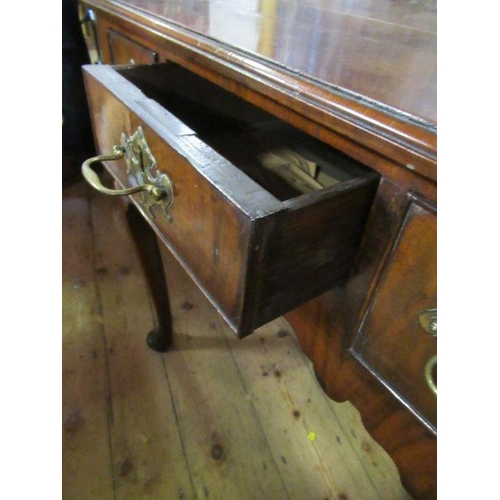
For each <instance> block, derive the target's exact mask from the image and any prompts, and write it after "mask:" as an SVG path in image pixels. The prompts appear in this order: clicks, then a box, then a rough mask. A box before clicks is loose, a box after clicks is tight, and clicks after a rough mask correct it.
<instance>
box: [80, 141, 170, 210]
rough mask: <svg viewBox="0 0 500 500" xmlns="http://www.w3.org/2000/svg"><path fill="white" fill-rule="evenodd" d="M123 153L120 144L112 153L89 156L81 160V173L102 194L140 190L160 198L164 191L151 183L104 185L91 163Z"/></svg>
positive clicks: (119, 156) (127, 193)
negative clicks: (112, 187) (126, 185)
mask: <svg viewBox="0 0 500 500" xmlns="http://www.w3.org/2000/svg"><path fill="white" fill-rule="evenodd" d="M124 155H125V150H124V149H123V148H122V147H121V146H114V147H113V154H112V155H99V156H94V157H93V158H89V159H88V160H86V161H84V162H83V165H82V174H83V177H85V180H86V181H87V182H88V183H89V184H90V185H91V186H92V187H93V188H94V189H96V190H97V191H99V192H100V193H102V194H107V195H110V196H126V195H129V194H134V193H140V192H141V191H147V192H148V193H150V194H151V195H152V196H153V198H154V199H155V200H161V199H162V198H163V197H164V196H166V193H164V192H163V191H162V190H161V189H160V188H158V187H156V186H153V185H152V184H141V185H140V186H133V187H130V188H127V189H109V188H107V187H106V186H104V185H103V184H102V182H101V179H99V176H98V175H97V174H96V173H95V172H94V171H93V170H92V168H91V165H92V164H93V163H100V162H101V161H115V160H120V159H121V158H123V156H124Z"/></svg>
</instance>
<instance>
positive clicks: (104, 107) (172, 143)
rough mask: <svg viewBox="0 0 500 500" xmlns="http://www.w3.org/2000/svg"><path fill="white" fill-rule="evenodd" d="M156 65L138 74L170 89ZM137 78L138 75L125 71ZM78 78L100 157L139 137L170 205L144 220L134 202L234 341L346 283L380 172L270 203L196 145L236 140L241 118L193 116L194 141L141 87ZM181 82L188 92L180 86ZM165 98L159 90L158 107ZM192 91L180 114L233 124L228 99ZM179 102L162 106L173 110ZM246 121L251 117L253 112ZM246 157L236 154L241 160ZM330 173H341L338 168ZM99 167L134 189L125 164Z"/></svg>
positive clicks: (95, 72) (88, 74)
mask: <svg viewBox="0 0 500 500" xmlns="http://www.w3.org/2000/svg"><path fill="white" fill-rule="evenodd" d="M165 67H167V65H153V66H147V67H144V68H145V69H146V73H149V76H148V82H149V81H154V82H155V83H156V84H158V82H165V85H167V84H169V85H171V84H172V78H169V77H170V76H171V75H172V73H167V74H165V72H164V68H165ZM169 67H170V66H168V67H167V69H168V68H169ZM137 70H139V71H142V68H135V69H134V70H133V71H132V73H133V74H135V75H136V73H137ZM130 71H131V70H125V69H123V70H122V72H123V73H124V74H129V73H130ZM157 71H158V72H160V73H157ZM127 72H128V73H127ZM161 72H163V74H161ZM84 74H85V81H86V87H87V94H88V99H89V105H90V110H91V114H92V121H93V126H94V133H95V137H96V140H97V144H98V149H99V152H100V153H101V154H110V152H112V151H113V148H114V146H117V145H120V143H121V142H122V134H124V136H125V137H126V138H127V137H131V136H133V135H134V134H135V133H136V132H137V131H138V130H142V132H143V133H144V136H145V138H146V140H147V143H148V146H149V150H150V151H151V152H152V154H153V156H154V158H155V160H156V166H154V168H153V172H152V173H153V177H157V176H158V175H159V174H165V175H166V176H168V178H169V179H170V182H171V184H172V186H173V203H172V204H171V206H170V207H169V209H168V211H167V212H166V211H165V210H164V209H163V208H162V207H161V206H160V205H155V206H154V207H153V208H152V209H151V211H150V210H149V207H148V202H147V201H146V204H144V198H143V196H144V195H143V194H142V193H140V194H136V195H133V197H132V199H133V201H134V202H135V203H136V204H137V206H138V207H139V209H140V210H141V211H142V213H143V215H144V217H145V218H146V219H147V220H148V221H149V222H150V224H151V225H152V227H153V228H154V229H155V231H156V232H157V235H158V236H159V238H160V239H161V240H162V242H163V243H164V244H165V245H166V246H167V247H168V248H169V249H170V250H171V251H172V253H173V254H174V255H175V256H176V258H177V259H178V260H179V261H180V263H181V264H182V265H183V266H184V268H185V269H186V270H187V271H188V273H189V274H190V275H191V276H192V277H193V279H194V280H195V281H196V282H197V284H198V285H199V286H200V288H201V289H202V290H203V291H204V292H205V294H206V296H207V297H208V298H209V300H210V301H211V302H212V303H213V305H214V306H215V307H216V308H217V309H218V311H219V312H220V313H221V314H222V315H223V317H224V318H225V319H226V321H227V322H228V324H229V326H230V327H231V328H232V329H233V330H234V331H235V333H236V334H237V335H238V336H240V337H243V336H245V335H248V334H249V333H251V332H252V331H253V330H254V329H255V328H257V327H259V326H261V325H263V324H264V323H266V322H268V321H271V320H272V319H274V318H276V317H278V316H280V315H282V314H284V313H285V312H288V311H289V310H290V309H292V308H294V307H296V306H298V305H300V304H301V303H302V302H304V301H306V300H309V299H311V298H313V297H314V296H317V295H319V294H321V293H323V292H324V291H326V290H327V289H329V288H331V287H332V286H335V285H336V284H337V283H338V282H339V280H342V279H345V278H346V276H347V274H348V272H349V269H350V263H351V261H352V259H353V257H354V254H355V251H356V248H357V244H358V240H359V238H360V235H361V232H362V230H363V225H364V222H365V219H366V217H367V214H368V211H369V209H370V206H371V201H372V199H373V197H374V194H375V191H376V189H377V185H378V175H376V174H373V173H372V172H370V171H368V170H367V169H366V168H365V167H362V166H359V165H358V166H354V165H351V164H350V163H349V165H348V167H349V169H350V170H349V169H348V170H349V172H348V173H346V172H344V173H343V174H342V175H345V177H344V178H342V180H339V181H338V183H335V184H334V185H329V186H327V188H325V189H323V190H319V191H314V192H312V193H310V194H304V195H300V196H297V197H296V198H292V199H286V200H283V201H280V200H279V199H278V198H276V197H275V196H274V195H273V194H271V193H270V192H268V191H267V190H266V189H264V188H263V187H262V186H261V185H259V184H258V183H257V182H256V181H254V180H252V179H251V178H250V177H249V176H248V175H246V174H245V173H243V171H242V170H240V168H238V167H236V166H235V165H234V164H232V163H231V162H230V161H229V160H228V159H227V158H225V157H223V156H222V155H221V154H219V153H217V152H215V151H214V150H213V149H212V148H211V147H209V146H208V145H207V143H205V142H204V141H202V140H201V139H200V137H202V136H203V137H205V136H206V137H208V139H207V140H212V143H213V142H214V141H213V139H211V136H212V135H213V133H214V130H215V129H216V128H217V127H220V130H222V132H221V133H222V136H223V137H224V138H226V137H228V140H229V141H231V140H235V137H236V136H235V135H234V134H232V131H231V130H230V129H228V124H229V125H230V126H231V127H232V126H233V123H236V124H237V123H239V122H240V120H238V119H236V120H235V119H234V118H233V116H231V117H230V118H229V119H228V118H227V116H224V117H222V118H220V119H218V118H217V117H216V118H214V119H213V120H212V114H210V115H209V116H210V119H209V120H205V118H203V120H202V123H201V124H202V129H203V133H200V134H198V133H197V132H195V131H194V130H192V129H191V128H190V127H188V126H187V125H185V124H184V123H183V122H182V121H180V120H179V119H178V118H177V117H175V116H173V115H172V113H171V112H170V111H169V110H167V108H165V107H164V106H162V105H160V104H159V102H157V101H153V100H152V99H151V98H149V97H147V95H146V94H145V92H144V90H143V89H144V88H147V87H141V89H139V87H137V86H136V85H135V84H132V83H131V82H130V81H129V80H127V79H126V78H124V77H123V76H122V75H121V74H120V73H119V72H117V71H116V70H114V69H113V68H111V67H106V66H99V67H98V66H88V67H86V68H85V71H84ZM175 74H177V75H178V76H179V78H180V77H181V76H182V74H180V75H179V73H175ZM136 76H137V75H136ZM162 78H163V80H162ZM179 81H181V82H182V84H183V86H184V85H187V84H190V83H189V82H190V77H186V79H185V80H179ZM162 85H163V84H162ZM203 85H205V82H203ZM207 85H208V84H207ZM165 89H166V87H161V88H160V89H159V91H157V95H158V96H159V97H160V98H162V97H164V95H165V94H166V93H167V92H166V91H165ZM198 90H199V92H198V94H197V95H196V96H195V95H191V94H190V95H188V96H187V100H192V99H194V98H196V99H198V101H196V105H195V107H194V108H192V107H191V108H189V110H190V112H189V113H188V115H187V116H188V117H189V116H190V113H193V112H194V113H199V111H198V106H199V105H200V102H201V107H202V108H203V107H204V106H205V105H206V103H207V102H210V100H212V102H211V105H212V108H211V109H212V110H216V111H217V112H219V110H220V109H223V111H224V113H226V112H227V113H229V114H232V115H234V109H233V105H236V106H237V105H238V103H236V102H234V101H231V96H230V97H229V98H228V101H225V102H222V101H219V99H220V96H219V94H218V92H217V90H213V89H212V92H211V93H210V95H209V92H208V90H209V86H207V95H206V96H205V95H203V91H204V87H203V88H201V89H198ZM215 98H216V99H217V100H216V101H213V99H215ZM185 100H186V98H184V97H183V98H182V99H181V100H180V101H175V100H174V101H172V100H168V99H167V100H166V101H165V102H168V103H169V104H170V103H171V104H172V105H173V106H174V108H175V106H178V105H181V107H182V106H183V105H184V104H183V103H184V101H185ZM219 102H220V104H221V106H220V107H219V106H218V104H219ZM179 103H180V104H179ZM244 105H245V106H250V105H249V104H248V103H244ZM169 109H170V108H169ZM242 109H243V108H242ZM245 109H246V108H245ZM227 113H226V115H227ZM248 116H251V117H252V120H254V117H257V118H258V119H260V115H259V113H257V112H254V111H252V110H250V112H249V115H248ZM203 117H205V115H203ZM247 118H248V117H247ZM273 119H275V120H277V119H276V118H274V117H273ZM252 123H253V122H252ZM259 123H260V122H259ZM237 126H239V125H237ZM259 126H260V125H259ZM265 126H266V127H267V128H265V133H266V135H267V132H268V130H274V129H273V127H269V123H268V122H266V123H265ZM245 127H247V124H246V122H245V124H244V126H243V129H245ZM245 130H246V129H245ZM216 132H217V133H219V132H218V129H217V130H216ZM287 133H288V132H287ZM286 135H287V134H285V136H286ZM217 137H220V136H219V135H218V136H217ZM259 138H260V136H259ZM249 140H250V139H249ZM259 140H260V139H259ZM259 144H260V143H259ZM238 148H239V146H238V147H236V152H237V153H238V152H239V151H240V150H239V149H238ZM249 150H251V148H249ZM233 151H234V146H233ZM259 151H260V150H259ZM318 151H321V149H317V150H316V151H315V153H316V154H319V153H318ZM332 154H333V153H332ZM332 154H330V151H329V152H328V154H326V157H327V158H328V161H331V157H332ZM239 156H241V155H239V154H235V155H234V157H235V158H237V157H239ZM333 157H334V158H335V161H336V162H337V159H336V158H337V157H336V156H335V155H334V154H333ZM247 160H248V156H247V154H246V152H245V154H244V155H243V162H246V161H247ZM233 161H234V160H233ZM322 161H323V160H322ZM324 161H327V160H324ZM332 161H333V160H332ZM343 161H345V159H344V160H343ZM335 165H336V168H338V169H342V168H344V167H345V165H343V163H342V162H340V161H338V162H337V163H335ZM106 167H107V169H108V170H109V171H110V172H111V174H112V175H113V176H114V177H115V179H116V180H117V182H118V183H119V184H120V185H121V186H122V187H123V188H128V187H131V186H137V185H138V184H142V182H140V180H138V179H137V177H134V176H133V175H131V174H130V173H129V172H128V171H127V163H126V161H125V160H123V159H119V160H117V161H108V162H106ZM332 168H333V167H332ZM353 172H354V173H353ZM299 283H300V286H298V284H299Z"/></svg>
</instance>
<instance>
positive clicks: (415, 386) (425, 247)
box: [352, 202, 437, 427]
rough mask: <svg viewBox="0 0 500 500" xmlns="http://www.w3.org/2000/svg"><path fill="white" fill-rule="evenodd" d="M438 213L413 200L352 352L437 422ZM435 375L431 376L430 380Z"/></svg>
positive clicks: (429, 419)
mask: <svg viewBox="0 0 500 500" xmlns="http://www.w3.org/2000/svg"><path fill="white" fill-rule="evenodd" d="M436 244H437V217H436V214H435V212H434V211H433V210H430V209H428V208H427V207H426V206H423V205H421V204H420V203H418V202H413V203H411V204H410V206H409V209H408V212H407V214H406V217H405V220H404V223H403V226H402V229H401V232H400V234H399V237H398V240H397V242H396V244H395V246H394V248H393V250H392V253H391V255H390V257H389V260H388V263H387V265H386V267H385V270H384V272H383V273H382V276H381V278H380V281H379V283H378V286H377V289H376V292H375V296H374V299H373V301H372V304H371V306H370V308H369V309H368V312H367V314H366V316H365V318H364V321H363V324H362V328H361V330H360V332H359V334H358V336H357V337H356V339H355V342H354V344H353V347H352V352H353V353H354V354H355V356H356V357H357V358H358V359H359V360H360V361H361V362H362V363H363V364H365V366H367V367H368V368H369V369H370V370H371V371H373V372H375V374H376V375H377V377H378V378H379V379H380V380H381V381H382V382H383V383H384V384H386V385H388V386H389V387H390V388H391V389H392V390H393V391H395V392H396V393H397V394H398V396H399V397H400V398H401V399H402V400H403V401H404V403H405V404H407V405H409V406H410V407H412V408H413V409H414V411H416V413H417V414H418V415H420V417H422V418H423V419H424V420H425V421H426V422H427V423H428V424H430V425H431V426H433V427H435V425H436V408H437V404H436V395H435V393H434V392H433V385H434V384H436V389H437V379H436V377H437V361H436V362H434V361H435V359H436V358H435V356H436V350H437V345H436V336H437V331H434V330H433V326H436V325H437V321H436V324H435V325H432V324H431V321H430V316H434V315H435V316H436V317H437V314H435V313H429V314H428V315H427V321H426V312H427V311H432V310H434V309H436V307H437V281H436V276H437V265H436V248H437V246H436ZM429 377H430V380H429Z"/></svg>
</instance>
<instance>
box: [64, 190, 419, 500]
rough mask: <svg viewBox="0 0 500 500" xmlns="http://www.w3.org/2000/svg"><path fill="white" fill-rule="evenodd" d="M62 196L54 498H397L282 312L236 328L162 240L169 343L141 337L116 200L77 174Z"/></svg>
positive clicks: (374, 448)
mask: <svg viewBox="0 0 500 500" xmlns="http://www.w3.org/2000/svg"><path fill="white" fill-rule="evenodd" d="M62 207H63V214H62V215H63V263H62V266H63V284H62V292H63V293H62V296H63V332H62V333H63V339H62V356H63V401H62V413H63V415H62V424H63V438H62V452H63V471H62V473H63V498H64V499H67V500H73V499H75V500H76V499H82V500H87V499H91V500H94V499H103V500H106V499H113V500H115V499H123V500H129V499H130V500H135V499H165V500H170V499H172V500H174V499H180V500H182V499H184V500H191V499H193V500H194V499H200V500H201V499H205V498H209V499H220V500H244V499H248V500H253V499H256V500H257V499H258V500H261V499H264V500H267V499H269V500H281V499H283V500H285V499H290V500H316V499H317V500H326V499H328V500H335V499H338V500H346V499H360V500H372V499H373V500H376V499H380V500H399V499H401V500H405V499H409V498H410V497H409V495H408V494H407V493H406V492H405V490H404V489H403V488H402V486H401V483H400V480H399V476H398V473H397V470H396V468H395V466H394V463H393V462H392V460H391V459H390V457H389V456H388V455H387V454H386V453H385V451H384V450H383V449H382V448H381V447H380V446H379V445H378V444H377V443H376V442H375V441H374V440H373V439H372V438H371V437H370V436H369V434H368V433H367V432H366V431H365V429H364V428H363V426H362V424H361V420H360V418H359V414H358V412H357V410H356V409H355V408H354V407H353V406H352V405H351V404H350V403H342V404H339V403H336V402H333V401H331V400H330V399H329V398H328V397H326V395H325V394H324V393H323V391H322V390H321V388H320V386H319V384H318V382H317V381H316V378H315V376H314V372H313V369H312V366H311V363H310V362H309V360H308V359H307V358H306V356H305V355H304V354H303V352H302V350H301V349H300V347H299V345H298V343H297V340H296V337H295V334H294V332H293V330H292V329H291V327H290V325H289V324H288V323H287V322H286V321H285V320H284V319H283V318H279V319H278V320H276V321H273V322H272V323H269V324H268V325H265V326H264V327H262V328H260V329H258V330H257V331H256V332H255V333H254V334H253V335H251V336H250V337H248V338H246V339H243V340H238V339H237V338H236V337H235V336H234V335H233V333H232V332H231V331H230V330H229V328H228V327H227V326H226V325H225V324H224V322H223V321H222V320H221V318H220V317H219V315H218V314H217V312H216V311H215V310H214V309H213V307H212V306H211V305H210V304H209V302H208V301H207V299H206V298H205V297H204V296H203V294H202V293H201V292H200V290H199V289H198V288H197V287H196V286H195V285H194V283H193V282H192V281H191V279H190V278H189V277H188V276H187V274H186V273H185V272H184V271H183V270H182V269H181V268H180V266H179V265H178V263H176V262H175V261H174V259H172V257H171V256H170V254H168V252H167V251H165V252H164V253H163V258H164V264H165V268H166V270H167V281H168V283H169V289H170V293H171V302H172V314H173V319H174V336H175V337H174V344H173V346H172V348H171V349H170V350H169V352H167V353H164V354H159V353H156V352H154V351H152V350H150V349H149V348H148V347H147V346H146V343H145V335H146V333H147V332H148V331H149V330H150V329H151V328H152V326H153V324H154V321H153V316H152V311H151V304H150V300H149V296H148V292H147V289H146V286H145V281H144V279H143V276H142V274H141V270H140V267H139V264H138V259H137V256H136V254H135V252H134V249H133V247H132V243H131V242H130V241H129V239H128V235H127V233H126V230H125V228H124V224H123V219H122V215H121V212H120V207H119V204H118V203H117V200H116V199H113V198H111V197H106V196H102V195H99V194H97V193H94V192H91V190H90V188H88V187H87V186H86V185H85V184H84V183H82V182H80V183H77V184H75V185H73V186H71V187H68V188H64V189H63V202H62Z"/></svg>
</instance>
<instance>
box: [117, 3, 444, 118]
mask: <svg viewBox="0 0 500 500" xmlns="http://www.w3.org/2000/svg"><path fill="white" fill-rule="evenodd" d="M121 3H123V4H126V5H129V6H130V7H132V8H137V9H141V10H144V11H147V12H148V13H150V14H153V15H155V16H158V17H159V18H161V19H163V20H165V21H169V22H174V23H178V24H180V25H182V26H183V27H185V28H188V29H190V30H193V31H196V32H198V33H201V34H203V35H206V36H208V37H213V38H214V39H216V40H218V41H222V42H225V43H227V44H229V45H232V46H234V47H237V48H239V49H242V50H244V51H248V52H251V53H254V54H255V55H259V56H263V57H265V58H268V59H271V60H272V61H273V62H275V63H277V64H278V65H280V66H284V67H286V68H289V69H291V70H292V71H296V72H299V73H300V74H302V75H304V76H307V77H309V78H312V79H317V80H320V81H321V82H324V83H326V84H328V85H331V86H334V87H336V88H339V89H343V90H345V91H348V92H352V93H355V94H358V95H359V96H363V97H364V98H366V99H369V100H373V101H374V103H378V104H381V105H385V106H388V107H391V108H394V109H395V110H400V111H403V112H406V113H408V114H410V115H413V116H415V117H418V118H421V119H422V120H425V121H426V122H429V123H431V124H435V123H436V80H437V71H436V59H437V58H436V0H412V1H406V2H395V1H394V0H379V1H376V2H374V1H372V0H351V1H345V0H300V1H298V0H267V1H259V0H189V1H186V0H169V1H164V0H126V1H122V2H121Z"/></svg>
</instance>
